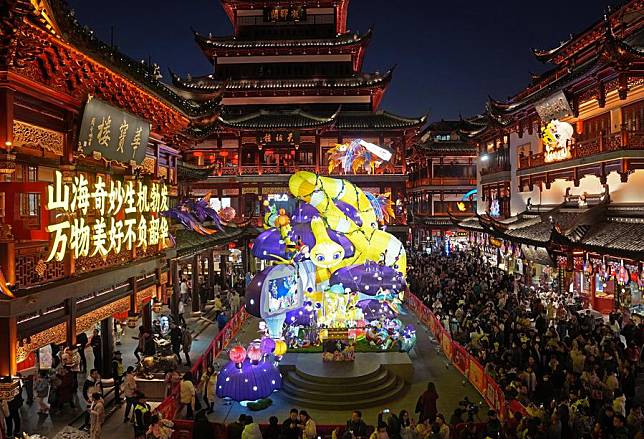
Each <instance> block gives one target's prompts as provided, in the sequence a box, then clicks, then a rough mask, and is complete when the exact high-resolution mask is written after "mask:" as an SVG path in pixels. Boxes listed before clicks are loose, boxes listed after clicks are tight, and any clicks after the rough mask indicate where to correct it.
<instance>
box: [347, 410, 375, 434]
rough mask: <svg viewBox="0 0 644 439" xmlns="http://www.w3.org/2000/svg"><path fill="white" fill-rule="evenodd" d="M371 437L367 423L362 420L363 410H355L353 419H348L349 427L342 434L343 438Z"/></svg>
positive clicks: (352, 415) (352, 414)
mask: <svg viewBox="0 0 644 439" xmlns="http://www.w3.org/2000/svg"><path fill="white" fill-rule="evenodd" d="M367 437H369V430H368V428H367V424H365V422H364V421H363V420H362V412H361V411H360V410H354V411H353V413H351V419H349V420H348V421H347V429H346V430H345V432H344V434H343V435H342V438H343V439H354V438H355V439H363V438H367Z"/></svg>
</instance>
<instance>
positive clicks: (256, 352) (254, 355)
mask: <svg viewBox="0 0 644 439" xmlns="http://www.w3.org/2000/svg"><path fill="white" fill-rule="evenodd" d="M246 354H247V355H248V358H249V359H250V361H251V362H252V363H253V364H257V363H258V362H259V360H261V359H262V350H261V348H260V347H259V345H258V344H257V343H253V344H251V345H250V346H248V350H247V351H246Z"/></svg>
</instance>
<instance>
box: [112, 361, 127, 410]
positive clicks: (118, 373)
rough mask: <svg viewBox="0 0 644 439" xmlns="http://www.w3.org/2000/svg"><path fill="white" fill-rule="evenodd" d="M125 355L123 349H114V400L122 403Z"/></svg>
mask: <svg viewBox="0 0 644 439" xmlns="http://www.w3.org/2000/svg"><path fill="white" fill-rule="evenodd" d="M123 375H124V371H123V357H122V356H121V351H114V353H113V357H112V379H113V380H114V401H115V403H116V404H121V383H122V382H123Z"/></svg>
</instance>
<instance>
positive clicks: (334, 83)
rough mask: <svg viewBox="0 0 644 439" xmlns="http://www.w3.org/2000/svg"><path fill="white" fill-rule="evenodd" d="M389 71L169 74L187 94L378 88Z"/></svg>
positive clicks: (384, 83)
mask: <svg viewBox="0 0 644 439" xmlns="http://www.w3.org/2000/svg"><path fill="white" fill-rule="evenodd" d="M391 75H392V70H388V71H387V72H385V73H384V74H380V73H362V74H359V75H353V76H349V77H344V78H292V79H230V80H218V79H215V78H214V76H213V75H208V76H200V77H197V78H180V77H179V76H177V75H175V74H172V83H173V85H174V86H175V87H178V88H181V89H185V90H190V91H217V90H222V89H223V90H226V91H236V90H277V89H279V90H282V89H285V90H288V89H291V90H293V89H318V88H339V89H347V88H361V87H382V86H385V85H386V84H387V83H388V82H389V81H390V80H391Z"/></svg>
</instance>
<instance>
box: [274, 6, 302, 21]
mask: <svg viewBox="0 0 644 439" xmlns="http://www.w3.org/2000/svg"><path fill="white" fill-rule="evenodd" d="M304 20H306V8H303V7H302V6H291V7H281V6H274V7H271V8H264V22H267V23H279V22H291V21H304Z"/></svg>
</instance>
